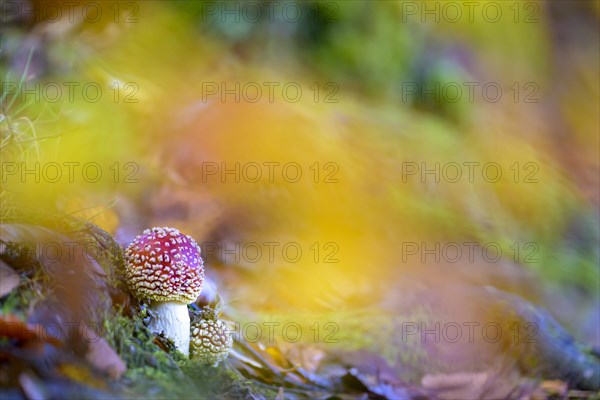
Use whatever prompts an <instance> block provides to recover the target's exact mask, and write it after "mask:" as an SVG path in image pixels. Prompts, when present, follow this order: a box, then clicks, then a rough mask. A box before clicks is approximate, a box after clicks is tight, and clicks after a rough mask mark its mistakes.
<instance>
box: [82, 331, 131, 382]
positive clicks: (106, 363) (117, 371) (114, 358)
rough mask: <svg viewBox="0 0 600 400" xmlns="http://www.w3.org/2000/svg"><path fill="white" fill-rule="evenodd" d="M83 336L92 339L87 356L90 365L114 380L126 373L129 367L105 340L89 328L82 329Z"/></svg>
mask: <svg viewBox="0 0 600 400" xmlns="http://www.w3.org/2000/svg"><path fill="white" fill-rule="evenodd" d="M82 336H83V337H86V338H89V339H90V340H89V348H88V352H87V354H86V356H85V358H86V360H87V361H88V362H89V363H90V364H92V365H93V366H94V367H96V368H97V369H98V370H100V371H102V372H106V373H107V374H108V375H109V376H110V377H111V378H113V379H118V378H120V377H121V376H122V375H123V374H124V373H125V371H126V370H127V366H126V365H125V363H124V362H123V360H121V357H119V355H118V354H117V353H116V352H115V351H114V350H113V348H112V347H110V345H109V344H108V342H107V341H106V340H105V339H104V338H101V337H99V336H98V334H97V333H96V332H94V331H93V330H92V329H91V328H89V327H87V326H83V327H82Z"/></svg>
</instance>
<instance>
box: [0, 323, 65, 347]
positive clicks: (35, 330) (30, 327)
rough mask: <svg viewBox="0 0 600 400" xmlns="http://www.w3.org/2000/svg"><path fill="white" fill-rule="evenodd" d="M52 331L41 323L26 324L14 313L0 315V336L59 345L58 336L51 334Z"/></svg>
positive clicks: (60, 343)
mask: <svg viewBox="0 0 600 400" xmlns="http://www.w3.org/2000/svg"><path fill="white" fill-rule="evenodd" d="M52 333H53V332H51V331H49V330H47V329H46V328H45V327H44V326H43V325H41V324H28V323H27V322H25V321H22V320H21V319H19V318H18V317H16V316H14V315H0V336H2V337H7V338H10V339H16V340H19V341H23V342H27V341H39V342H48V343H51V344H53V345H56V346H61V345H62V342H61V341H60V340H59V339H60V338H56V337H54V336H52V335H51V334H52Z"/></svg>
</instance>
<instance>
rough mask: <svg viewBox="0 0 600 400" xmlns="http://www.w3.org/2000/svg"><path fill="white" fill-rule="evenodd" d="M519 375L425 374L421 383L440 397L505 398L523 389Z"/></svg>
mask: <svg viewBox="0 0 600 400" xmlns="http://www.w3.org/2000/svg"><path fill="white" fill-rule="evenodd" d="M521 383H522V382H520V381H519V377H518V376H516V375H515V376H508V375H502V376H501V375H500V374H499V373H497V372H493V371H483V372H458V373H453V374H430V375H425V376H424V377H423V379H422V380H421V384H422V385H423V387H424V388H425V389H428V390H431V391H433V392H434V393H435V395H436V397H437V398H440V399H505V398H514V397H515V395H516V394H518V393H520V392H523V391H527V390H529V391H531V388H529V387H528V386H527V385H526V384H525V385H523V386H522V387H521ZM517 397H518V398H520V396H517Z"/></svg>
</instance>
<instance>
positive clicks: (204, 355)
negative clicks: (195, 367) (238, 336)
mask: <svg viewBox="0 0 600 400" xmlns="http://www.w3.org/2000/svg"><path fill="white" fill-rule="evenodd" d="M232 347H233V338H232V337H231V332H229V330H228V329H227V327H226V326H225V323H224V322H223V321H221V320H220V319H218V318H217V315H216V312H215V311H214V310H213V309H212V308H210V307H208V306H207V307H204V308H203V309H202V316H201V317H200V318H199V319H197V320H196V321H194V322H193V323H192V334H191V342H190V358H191V359H192V360H196V361H200V362H201V363H203V364H210V365H212V366H217V365H218V364H219V363H220V362H221V361H223V360H225V359H226V358H227V355H228V354H229V351H230V350H231V348H232Z"/></svg>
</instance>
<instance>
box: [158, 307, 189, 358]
mask: <svg viewBox="0 0 600 400" xmlns="http://www.w3.org/2000/svg"><path fill="white" fill-rule="evenodd" d="M149 308H150V309H151V310H152V311H154V312H155V313H156V318H151V321H150V325H148V328H149V329H150V331H152V332H157V333H161V332H164V333H165V336H166V337H168V338H169V339H172V340H173V342H175V346H176V347H177V350H179V351H180V352H182V353H183V354H185V355H186V357H187V356H189V354H190V315H189V314H188V309H187V305H186V304H183V303H179V302H175V301H173V302H169V301H166V302H162V301H154V302H152V304H151V305H150V307H149Z"/></svg>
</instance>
